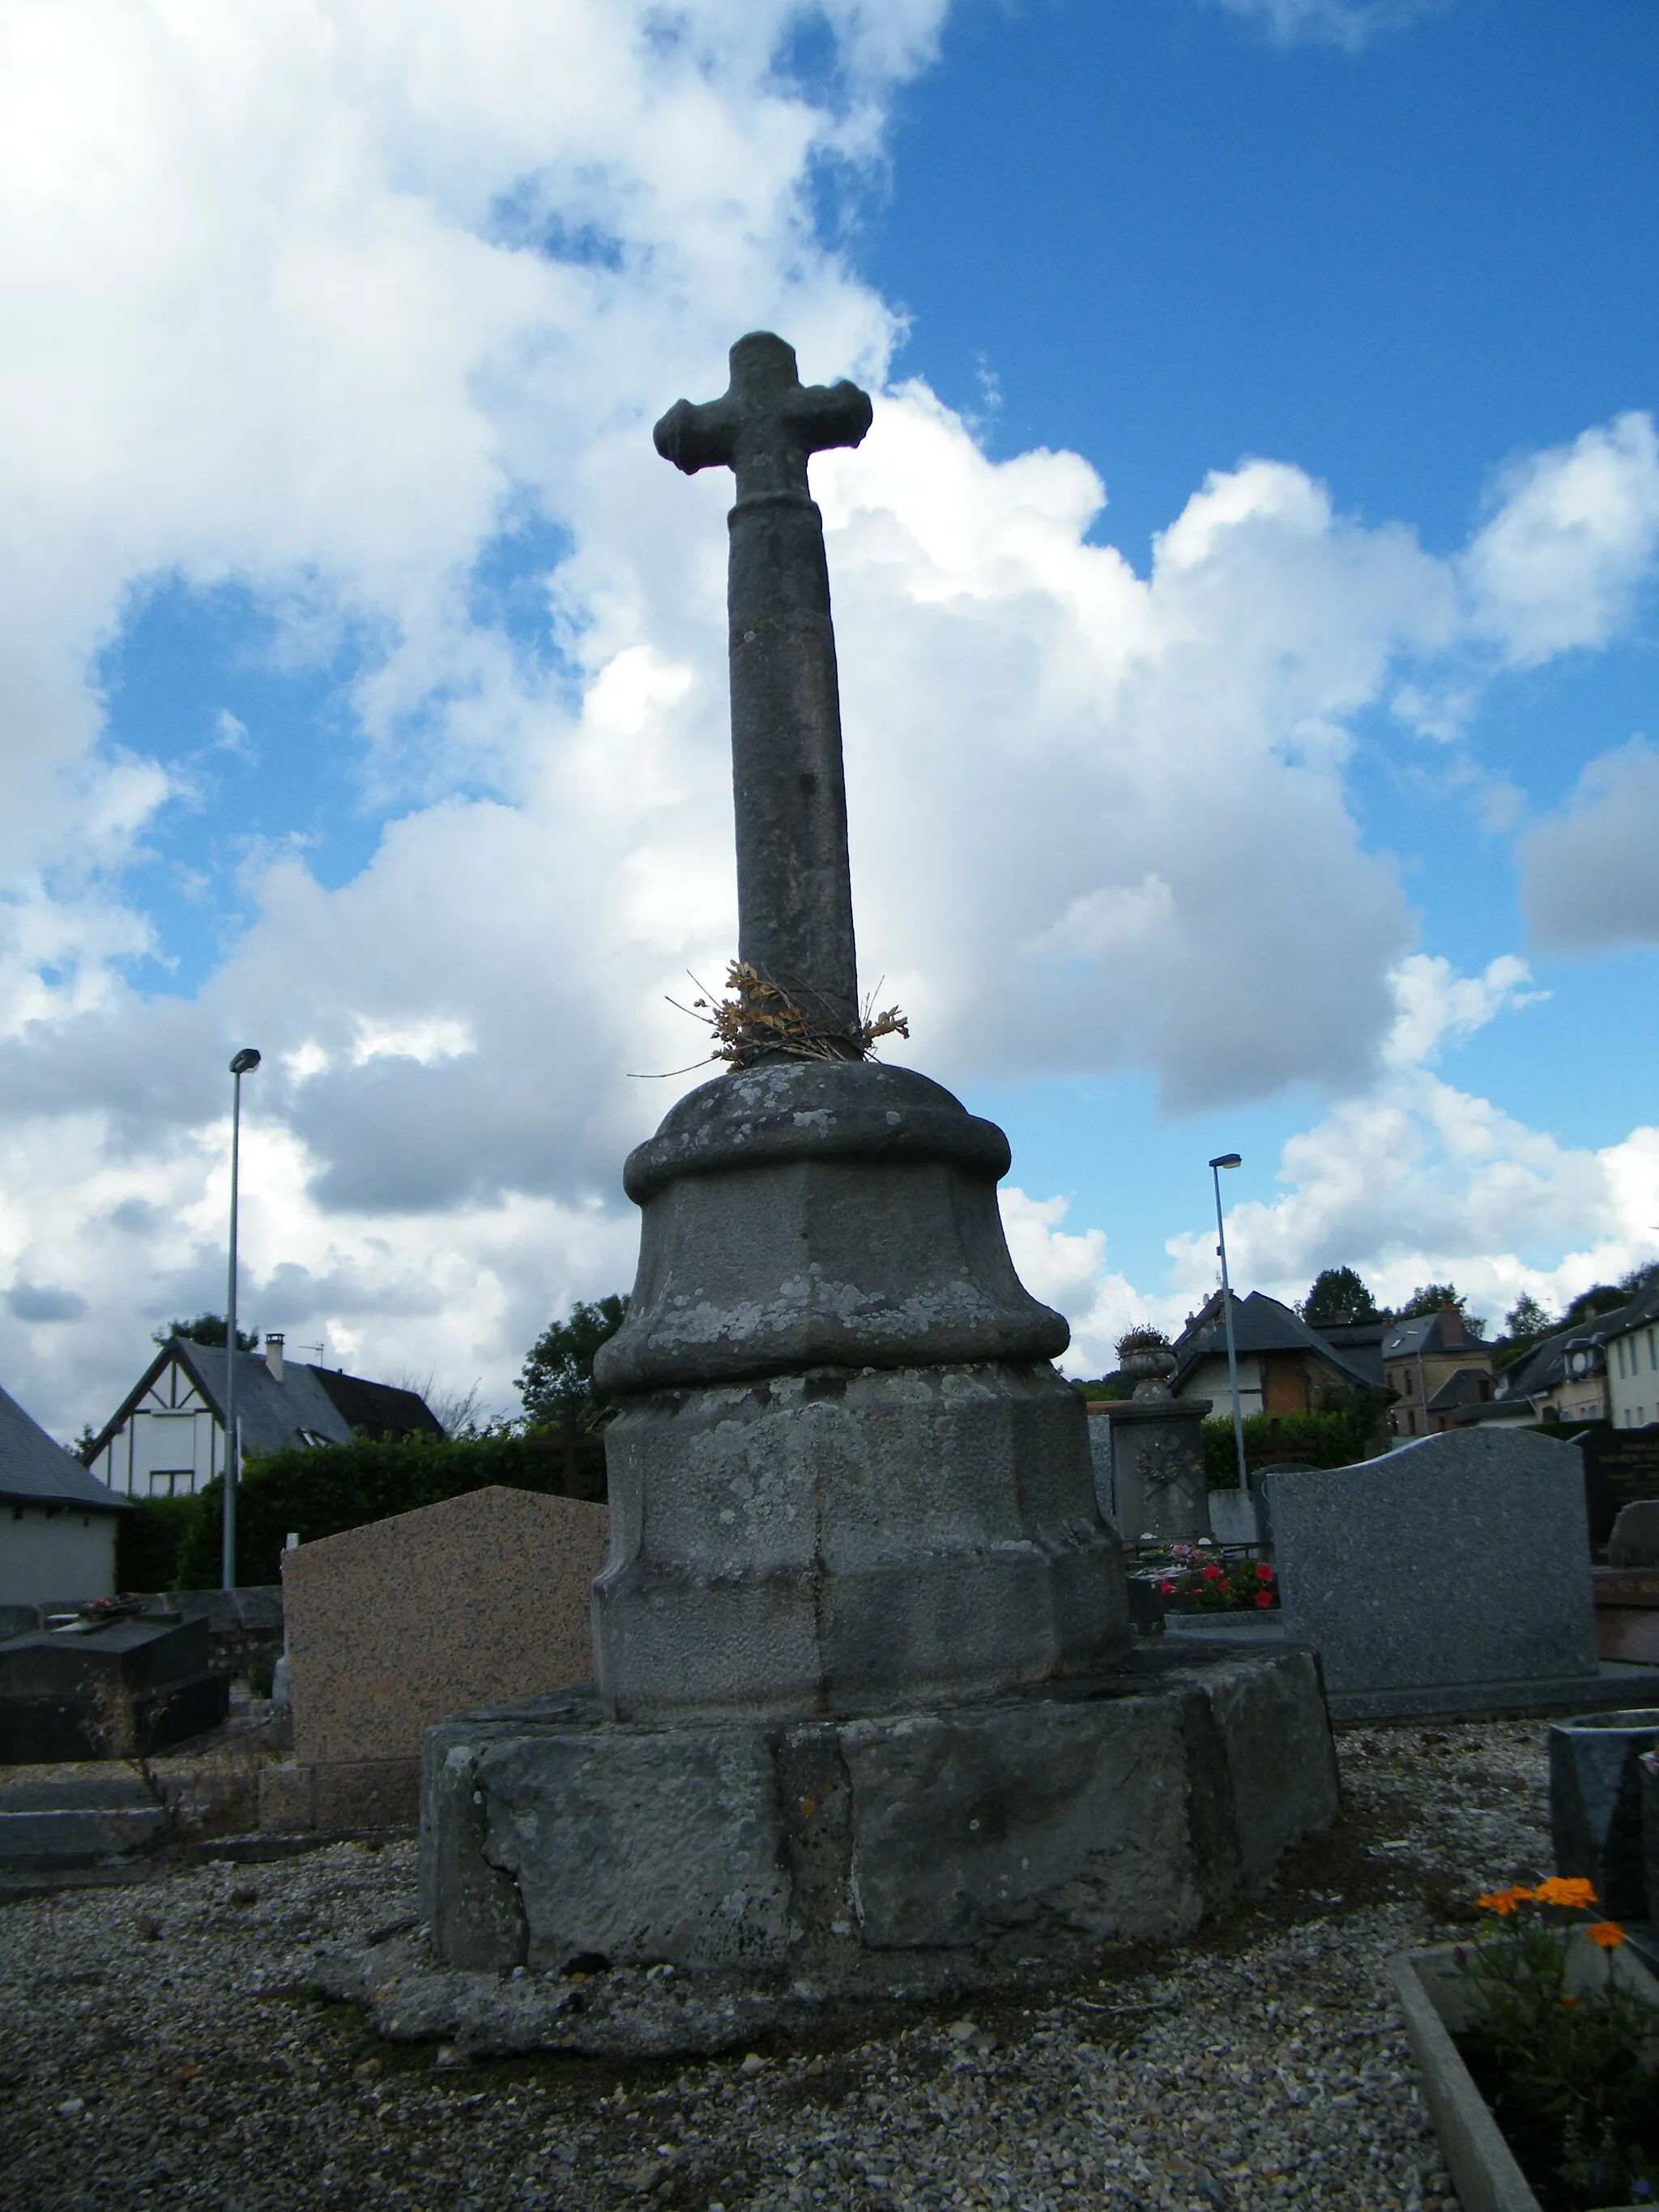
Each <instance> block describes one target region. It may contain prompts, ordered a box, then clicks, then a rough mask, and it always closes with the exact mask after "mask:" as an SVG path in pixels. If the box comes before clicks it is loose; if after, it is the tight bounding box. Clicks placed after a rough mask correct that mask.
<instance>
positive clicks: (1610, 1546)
mask: <svg viewBox="0 0 1659 2212" xmlns="http://www.w3.org/2000/svg"><path fill="white" fill-rule="evenodd" d="M1607 1565H1609V1566H1610V1567H1659V1498H1638V1499H1637V1500H1636V1501H1634V1502H1633V1503H1632V1504H1629V1505H1621V1506H1620V1509H1619V1515H1618V1518H1617V1519H1616V1520H1615V1521H1614V1522H1613V1534H1611V1535H1610V1536H1609V1537H1608V1538H1607Z"/></svg>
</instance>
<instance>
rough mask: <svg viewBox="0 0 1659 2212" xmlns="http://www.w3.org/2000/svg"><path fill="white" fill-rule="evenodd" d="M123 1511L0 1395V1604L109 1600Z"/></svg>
mask: <svg viewBox="0 0 1659 2212" xmlns="http://www.w3.org/2000/svg"><path fill="white" fill-rule="evenodd" d="M128 1510H129V1508H128V1506H127V1505H126V1504H125V1500H123V1499H121V1498H112V1497H111V1495H110V1493H109V1492H108V1491H107V1490H106V1488H105V1487H104V1486H103V1484H102V1483H101V1482H99V1481H97V1480H94V1477H93V1476H92V1475H90V1474H88V1472H87V1470H86V1468H83V1467H82V1464H81V1462H80V1461H79V1460H78V1459H76V1456H75V1455H74V1453H73V1452H67V1451H65V1450H64V1447H63V1446H62V1444H59V1443H53V1441H52V1438H51V1437H49V1436H48V1435H47V1434H46V1431H45V1430H44V1429H43V1428H42V1427H41V1426H40V1423H39V1422H38V1421H33V1420H31V1419H30V1418H29V1416H28V1415H27V1413H25V1412H24V1411H23V1408H22V1407H21V1406H20V1405H19V1404H18V1402H17V1401H16V1400H15V1398H11V1397H8V1395H6V1393H5V1392H4V1391H3V1390H0V1605H44V1604H50V1603H51V1602H52V1601H53V1600H54V1599H62V1600H63V1601H64V1603H65V1604H69V1603H71V1602H75V1603H78V1602H80V1601H82V1600H84V1599H86V1598H89V1597H108V1596H110V1595H112V1593H113V1591H114V1589H115V1531H116V1528H117V1525H118V1522H119V1521H120V1518H121V1516H122V1515H123V1514H124V1513H125V1512H126V1511H128Z"/></svg>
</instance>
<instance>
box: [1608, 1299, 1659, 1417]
mask: <svg viewBox="0 0 1659 2212" xmlns="http://www.w3.org/2000/svg"><path fill="white" fill-rule="evenodd" d="M1607 1395H1608V1396H1609V1398H1610V1400H1611V1401H1612V1407H1611V1410H1612V1418H1613V1426H1614V1427H1615V1428H1619V1429H1644V1428H1646V1426H1647V1425H1648V1424H1649V1422H1650V1421H1659V1322H1655V1323H1653V1324H1652V1325H1651V1326H1650V1327H1645V1328H1633V1329H1632V1330H1631V1331H1630V1333H1629V1334H1627V1335H1626V1336H1615V1337H1614V1338H1613V1341H1612V1343H1611V1344H1609V1345H1608V1346H1607Z"/></svg>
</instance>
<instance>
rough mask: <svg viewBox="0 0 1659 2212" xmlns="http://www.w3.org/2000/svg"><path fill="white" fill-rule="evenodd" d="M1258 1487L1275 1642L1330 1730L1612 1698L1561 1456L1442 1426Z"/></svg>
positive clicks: (1576, 1504)
mask: <svg viewBox="0 0 1659 2212" xmlns="http://www.w3.org/2000/svg"><path fill="white" fill-rule="evenodd" d="M1264 1488H1265V1491H1266V1494H1267V1500H1268V1503H1269V1505H1270V1507H1271V1511H1272V1520H1273V1550H1274V1559H1275V1563H1276V1565H1277V1566H1278V1569H1279V1588H1280V1590H1281V1592H1282V1595H1283V1601H1284V1629H1285V1634H1286V1635H1287V1636H1289V1637H1291V1638H1295V1639H1297V1640H1301V1641H1305V1642H1307V1643H1310V1644H1314V1645H1316V1647H1317V1649H1318V1651H1319V1655H1320V1659H1321V1662H1322V1666H1323V1668H1324V1675H1325V1688H1326V1694H1327V1696H1328V1700H1329V1703H1330V1708H1331V1712H1332V1715H1333V1717H1334V1718H1337V1719H1353V1720H1358V1719H1367V1718H1372V1717H1383V1716H1388V1715H1407V1714H1412V1713H1443V1712H1453V1711H1489V1710H1501V1709H1503V1708H1504V1707H1510V1708H1513V1707H1516V1706H1524V1705H1548V1704H1558V1703H1567V1702H1569V1701H1571V1700H1573V1699H1580V1698H1582V1699H1583V1701H1584V1702H1586V1703H1589V1704H1594V1703H1596V1702H1598V1701H1599V1702H1601V1703H1607V1702H1609V1701H1610V1699H1609V1697H1608V1694H1607V1680H1606V1678H1605V1676H1604V1675H1603V1674H1602V1673H1601V1670H1599V1669H1598V1665H1597V1659H1596V1650H1595V1616H1594V1607H1593V1600H1592V1596H1591V1582H1590V1552H1589V1529H1588V1527H1587V1525H1586V1519H1585V1510H1584V1488H1583V1479H1582V1474H1581V1472H1580V1468H1579V1462H1578V1458H1577V1454H1576V1452H1575V1451H1574V1450H1573V1449H1572V1447H1571V1445H1570V1444H1565V1443H1556V1442H1553V1440H1552V1439H1550V1438H1549V1437H1542V1436H1540V1435H1539V1434H1538V1433H1537V1432H1536V1431H1525V1432H1517V1431H1514V1430H1497V1429H1492V1428H1469V1429H1455V1430H1452V1431H1449V1432H1447V1433H1446V1434H1444V1435H1442V1436H1433V1437H1420V1438H1419V1439H1418V1440H1417V1441H1415V1442H1414V1443H1409V1444H1405V1445H1402V1446H1401V1447H1400V1449H1397V1450H1395V1451H1392V1452H1389V1453H1388V1454H1386V1455H1384V1456H1383V1458H1381V1459H1374V1460H1367V1461H1365V1462H1364V1463H1363V1464H1361V1465H1359V1466H1357V1467H1346V1468H1320V1469H1317V1470H1310V1471H1309V1472H1307V1473H1305V1474H1292V1473H1289V1472H1279V1473H1277V1474H1270V1475H1268V1476H1267V1479H1266V1482H1265V1485H1264ZM1623 1691H1624V1699H1625V1702H1626V1703H1629V1702H1632V1699H1631V1697H1630V1683H1629V1681H1628V1680H1626V1682H1625V1683H1624V1686H1623Z"/></svg>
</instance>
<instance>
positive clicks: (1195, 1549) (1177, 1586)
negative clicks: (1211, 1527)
mask: <svg viewBox="0 0 1659 2212" xmlns="http://www.w3.org/2000/svg"><path fill="white" fill-rule="evenodd" d="M1170 1561H1171V1564H1170V1567H1169V1569H1168V1571H1166V1572H1165V1573H1164V1574H1163V1575H1162V1576H1160V1577H1159V1578H1158V1595H1159V1596H1160V1597H1163V1598H1166V1599H1167V1600H1168V1601H1169V1605H1168V1608H1167V1609H1168V1610H1169V1611H1170V1612H1172V1613H1266V1612H1267V1611H1269V1610H1270V1609H1271V1608H1272V1607H1276V1606H1277V1605H1278V1604H1279V1577H1278V1576H1277V1575H1275V1574H1274V1572H1273V1569H1272V1568H1271V1567H1270V1566H1269V1565H1268V1564H1267V1561H1266V1559H1228V1558H1226V1557H1225V1556H1224V1557H1221V1558H1218V1557H1217V1555H1216V1553H1214V1551H1213V1550H1212V1549H1211V1548H1210V1547H1208V1546H1207V1545H1200V1544H1171V1545H1170Z"/></svg>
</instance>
